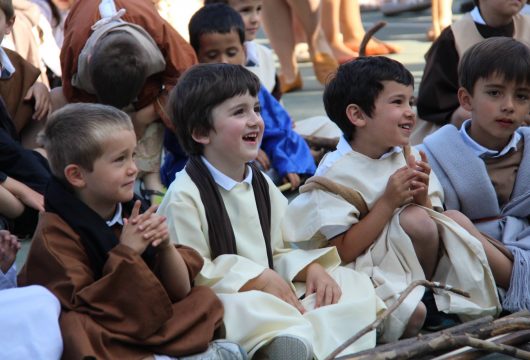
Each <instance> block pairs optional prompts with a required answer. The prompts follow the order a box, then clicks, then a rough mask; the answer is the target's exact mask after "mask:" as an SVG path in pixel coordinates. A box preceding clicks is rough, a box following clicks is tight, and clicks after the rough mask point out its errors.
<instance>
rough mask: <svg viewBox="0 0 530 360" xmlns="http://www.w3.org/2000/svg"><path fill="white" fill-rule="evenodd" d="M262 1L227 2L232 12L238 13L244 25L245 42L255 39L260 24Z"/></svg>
mask: <svg viewBox="0 0 530 360" xmlns="http://www.w3.org/2000/svg"><path fill="white" fill-rule="evenodd" d="M262 4H263V0H229V1H228V5H230V6H231V7H232V8H234V10H236V11H237V12H239V14H240V15H241V17H242V18H243V22H244V23H245V40H246V41H251V40H254V39H255V38H256V34H257V32H258V30H259V27H260V24H261V8H262Z"/></svg>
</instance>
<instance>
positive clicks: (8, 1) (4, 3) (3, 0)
mask: <svg viewBox="0 0 530 360" xmlns="http://www.w3.org/2000/svg"><path fill="white" fill-rule="evenodd" d="M0 10H2V11H3V12H4V15H5V16H6V21H9V20H11V19H12V18H13V16H15V9H13V1H12V0H0Z"/></svg>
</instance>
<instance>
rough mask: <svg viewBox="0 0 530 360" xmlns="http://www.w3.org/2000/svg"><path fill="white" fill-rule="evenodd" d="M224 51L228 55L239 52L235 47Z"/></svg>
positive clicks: (232, 55)
mask: <svg viewBox="0 0 530 360" xmlns="http://www.w3.org/2000/svg"><path fill="white" fill-rule="evenodd" d="M226 53H227V55H228V56H230V57H234V56H237V55H238V54H239V51H238V50H237V49H229V50H228V51H227V52H226Z"/></svg>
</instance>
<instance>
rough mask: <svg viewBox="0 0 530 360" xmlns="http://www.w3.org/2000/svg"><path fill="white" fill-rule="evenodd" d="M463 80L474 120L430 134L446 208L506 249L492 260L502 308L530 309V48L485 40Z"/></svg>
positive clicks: (463, 100)
mask: <svg viewBox="0 0 530 360" xmlns="http://www.w3.org/2000/svg"><path fill="white" fill-rule="evenodd" d="M499 54H502V56H499ZM459 78H460V83H461V87H460V89H459V90H458V99H459V101H460V105H461V106H462V108H464V109H465V110H466V111H468V112H469V113H470V114H471V117H470V118H469V119H468V120H466V121H465V122H464V123H463V124H462V127H461V128H460V130H458V129H456V128H455V127H454V126H452V125H446V126H444V127H442V128H441V129H440V130H438V131H436V132H435V133H433V134H432V135H430V136H428V137H426V138H425V140H424V144H423V148H424V149H425V151H426V153H427V155H428V156H429V158H430V159H431V164H432V168H433V170H434V172H435V173H436V175H437V176H438V178H439V179H440V182H441V184H442V186H443V189H444V192H445V195H446V201H445V204H446V206H447V208H448V209H454V210H459V211H461V212H462V213H464V215H466V216H467V217H468V218H469V219H471V221H472V222H473V224H471V223H469V227H470V231H473V230H474V231H477V230H476V229H474V227H476V228H477V229H478V230H480V231H481V232H483V233H485V234H487V235H489V236H490V237H491V238H493V239H495V240H498V241H502V243H503V244H504V245H503V244H500V245H498V244H497V247H498V248H499V249H501V250H504V253H503V252H499V251H497V253H496V254H494V255H495V258H494V261H495V262H494V263H492V262H491V261H490V263H491V267H492V271H493V272H494V274H495V273H497V274H498V276H497V275H496V278H497V279H498V281H497V284H498V285H499V287H501V288H502V289H504V290H506V291H507V293H506V297H505V298H504V299H503V302H502V304H503V307H504V308H505V309H507V310H509V311H518V310H521V309H528V308H530V289H529V285H528V278H529V277H530V252H529V251H528V249H529V246H530V245H529V244H530V234H529V229H530V227H529V226H528V219H529V216H530V206H529V203H530V197H529V194H530V183H529V182H528V177H529V176H530V168H529V164H530V162H529V161H528V160H529V157H530V146H529V145H528V144H529V143H530V129H529V128H528V127H525V126H522V125H523V124H524V123H523V122H524V118H525V116H526V115H527V114H528V112H529V111H530V50H529V49H528V47H527V46H526V45H524V44H523V43H521V42H518V41H517V40H514V39H511V38H501V37H498V38H490V39H487V40H484V41H483V42H481V43H479V44H477V45H474V46H473V47H471V48H470V49H469V50H468V51H467V52H466V53H465V54H464V56H463V58H462V61H461V63H460V65H459ZM473 225H474V226H473ZM494 243H495V242H494ZM505 247H507V249H508V250H509V251H506V249H505ZM499 280H500V281H499Z"/></svg>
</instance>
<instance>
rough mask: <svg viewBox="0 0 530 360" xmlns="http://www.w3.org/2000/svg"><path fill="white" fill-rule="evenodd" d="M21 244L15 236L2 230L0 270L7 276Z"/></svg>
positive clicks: (0, 234)
mask: <svg viewBox="0 0 530 360" xmlns="http://www.w3.org/2000/svg"><path fill="white" fill-rule="evenodd" d="M19 249H20V243H19V242H18V238H17V237H16V236H15V235H11V233H10V232H9V231H7V230H0V270H1V271H2V272H3V273H4V274H5V273H6V272H7V271H8V270H9V269H10V268H11V266H12V265H13V263H14V262H15V259H16V258H17V252H18V250H19Z"/></svg>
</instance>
